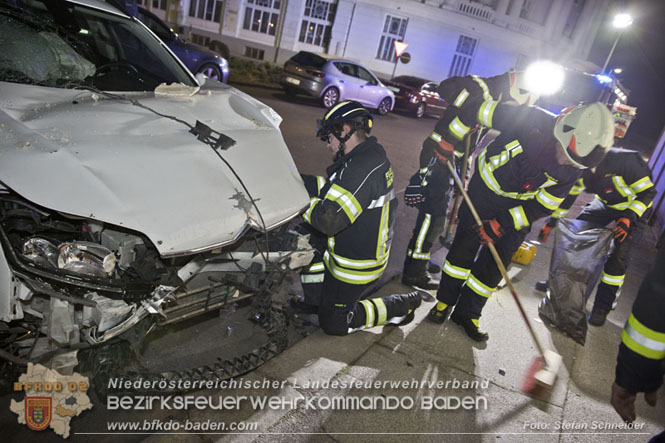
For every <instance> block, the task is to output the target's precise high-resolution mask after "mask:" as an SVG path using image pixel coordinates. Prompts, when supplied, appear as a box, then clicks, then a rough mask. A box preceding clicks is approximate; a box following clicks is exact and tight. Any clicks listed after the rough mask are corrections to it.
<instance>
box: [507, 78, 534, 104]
mask: <svg viewBox="0 0 665 443" xmlns="http://www.w3.org/2000/svg"><path fill="white" fill-rule="evenodd" d="M508 76H509V78H510V97H511V98H512V99H513V100H515V101H516V102H517V103H518V104H520V105H533V104H534V103H535V102H536V101H537V100H538V97H539V94H538V93H537V92H535V91H531V90H529V88H527V85H526V81H525V77H526V76H525V74H524V72H522V71H518V72H516V71H509V72H508Z"/></svg>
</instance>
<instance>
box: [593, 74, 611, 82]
mask: <svg viewBox="0 0 665 443" xmlns="http://www.w3.org/2000/svg"><path fill="white" fill-rule="evenodd" d="M596 79H597V80H598V81H599V82H601V83H612V77H610V76H609V75H603V74H598V75H597V76H596Z"/></svg>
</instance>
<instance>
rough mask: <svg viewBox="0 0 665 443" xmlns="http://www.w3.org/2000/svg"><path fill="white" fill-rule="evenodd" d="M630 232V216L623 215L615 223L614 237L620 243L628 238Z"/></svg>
mask: <svg viewBox="0 0 665 443" xmlns="http://www.w3.org/2000/svg"><path fill="white" fill-rule="evenodd" d="M629 233H630V219H629V218H628V217H621V218H620V219H619V220H617V221H616V223H615V224H614V238H615V240H617V241H618V242H619V243H621V242H623V241H624V240H625V239H627V238H628V234H629Z"/></svg>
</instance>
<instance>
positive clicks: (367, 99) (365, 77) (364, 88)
mask: <svg viewBox="0 0 665 443" xmlns="http://www.w3.org/2000/svg"><path fill="white" fill-rule="evenodd" d="M356 68H357V69H358V78H359V79H360V80H361V85H360V99H359V100H358V101H360V102H361V103H362V104H363V105H367V106H370V107H372V108H376V107H377V106H379V102H380V101H381V100H382V99H383V98H384V97H385V96H386V94H385V91H384V88H383V87H382V86H380V84H381V83H379V80H377V78H376V77H374V75H373V74H372V73H371V72H369V71H368V70H367V69H365V68H363V67H362V66H356Z"/></svg>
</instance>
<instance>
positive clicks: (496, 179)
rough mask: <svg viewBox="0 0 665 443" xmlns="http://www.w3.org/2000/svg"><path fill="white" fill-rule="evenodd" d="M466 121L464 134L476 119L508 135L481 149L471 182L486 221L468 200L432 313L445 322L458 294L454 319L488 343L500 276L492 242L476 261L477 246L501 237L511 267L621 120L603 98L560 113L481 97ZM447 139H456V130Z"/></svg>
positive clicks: (609, 140) (593, 161) (463, 113)
mask: <svg viewBox="0 0 665 443" xmlns="http://www.w3.org/2000/svg"><path fill="white" fill-rule="evenodd" d="M459 120H460V122H461V124H460V126H459V127H460V128H461V130H460V134H459V135H460V136H464V135H466V133H467V132H469V131H470V130H471V127H473V126H474V125H475V124H476V122H478V123H479V124H482V125H484V126H487V127H490V128H495V129H497V130H499V131H501V133H500V134H499V136H497V138H496V139H494V140H493V141H492V142H491V143H490V144H489V145H488V146H487V147H486V148H485V149H483V150H482V151H481V152H480V154H479V155H478V158H477V162H476V172H475V174H474V175H473V177H472V178H471V182H470V183H469V191H468V193H469V196H470V197H471V200H472V201H473V202H475V204H476V209H477V210H478V213H479V215H480V217H481V219H482V220H483V224H482V226H480V227H478V226H476V224H475V222H474V221H473V218H472V216H471V213H470V211H469V209H468V206H467V205H466V204H464V205H463V206H462V208H461V209H460V216H459V225H458V228H457V232H456V234H455V239H454V240H453V244H452V246H451V248H450V251H449V252H448V255H447V257H446V261H445V263H444V265H443V273H442V279H441V285H440V287H439V290H438V292H437V299H438V303H437V304H436V306H434V308H432V310H431V311H430V313H429V315H428V318H429V319H430V320H432V321H434V322H436V323H443V322H444V321H445V320H446V318H447V316H448V314H449V313H450V311H452V309H453V307H454V306H455V305H456V304H457V301H458V299H459V304H457V306H456V307H455V311H454V312H453V314H452V317H451V318H452V320H453V321H454V322H455V323H457V324H459V325H461V326H462V327H463V328H464V330H465V332H466V333H467V335H469V337H471V338H472V339H473V340H476V341H485V340H487V339H488V335H487V333H486V332H485V331H483V330H482V329H481V328H480V326H479V323H478V322H479V318H480V315H481V311H482V308H483V306H484V305H485V302H486V301H487V299H488V298H489V296H490V295H491V294H492V292H493V291H494V290H495V289H496V286H497V284H498V283H499V281H500V280H501V274H500V272H499V270H498V268H497V266H496V264H495V263H494V262H493V259H492V256H491V254H490V253H489V250H488V248H486V247H485V248H482V249H481V251H480V254H479V255H478V258H477V259H476V255H477V253H478V248H479V247H480V245H481V244H487V243H490V242H491V243H494V244H495V246H496V249H497V251H498V253H499V256H500V257H501V259H502V261H503V263H504V265H506V266H507V265H508V264H509V262H510V259H511V257H512V255H513V254H514V252H515V251H516V250H517V249H518V248H519V246H520V244H521V243H522V241H523V239H524V237H525V236H526V234H527V232H528V231H529V229H530V225H531V224H532V223H533V222H534V221H535V220H537V219H539V218H541V217H543V216H546V215H548V214H551V213H552V211H554V210H555V209H556V208H557V207H558V206H559V204H560V203H561V202H562V201H563V200H564V197H565V196H567V195H568V193H569V191H570V190H571V188H572V187H573V185H574V184H575V182H576V181H577V179H578V178H579V177H580V174H581V170H582V169H584V168H589V167H593V166H595V165H596V164H598V162H599V161H600V160H601V159H602V158H603V156H604V155H605V153H606V151H607V149H609V147H610V146H611V145H612V136H613V134H614V124H613V120H612V115H611V114H610V112H609V111H608V110H607V108H606V107H605V106H604V105H603V104H601V103H593V104H590V105H586V106H576V107H570V108H567V109H565V110H564V111H563V112H562V113H561V115H559V116H558V117H557V118H556V119H555V118H553V117H552V116H551V115H550V114H548V113H547V112H545V111H542V110H540V109H538V108H534V107H529V106H515V105H511V104H503V103H498V102H495V101H482V100H478V101H477V102H476V103H472V104H469V105H468V106H465V107H464V108H462V110H461V112H460V114H459ZM455 138H457V139H459V138H460V137H455ZM443 139H444V140H446V141H448V140H453V141H454V138H453V135H452V134H450V131H448V132H447V133H445V134H443ZM474 231H476V232H474Z"/></svg>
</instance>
